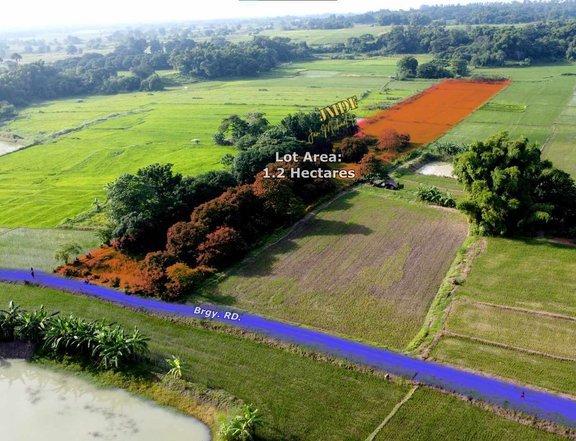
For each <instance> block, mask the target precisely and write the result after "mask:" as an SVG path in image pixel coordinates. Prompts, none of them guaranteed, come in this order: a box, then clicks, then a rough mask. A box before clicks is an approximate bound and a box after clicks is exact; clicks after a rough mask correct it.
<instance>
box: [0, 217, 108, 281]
mask: <svg viewBox="0 0 576 441" xmlns="http://www.w3.org/2000/svg"><path fill="white" fill-rule="evenodd" d="M69 243H77V244H78V245H80V246H81V248H82V250H83V252H87V251H89V250H91V249H94V248H96V247H97V246H98V244H99V240H98V239H97V238H96V235H95V233H94V232H93V231H78V230H56V229H34V228H16V229H11V230H9V229H3V230H0V268H20V269H22V268H30V267H34V268H35V269H38V270H43V271H51V270H53V269H54V268H55V267H56V266H58V265H61V264H62V262H57V261H56V259H54V252H55V251H56V250H57V249H58V248H59V247H60V246H62V245H66V244H69Z"/></svg>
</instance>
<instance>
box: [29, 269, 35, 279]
mask: <svg viewBox="0 0 576 441" xmlns="http://www.w3.org/2000/svg"><path fill="white" fill-rule="evenodd" d="M30 275H31V276H32V278H33V279H34V277H35V276H34V268H32V267H30Z"/></svg>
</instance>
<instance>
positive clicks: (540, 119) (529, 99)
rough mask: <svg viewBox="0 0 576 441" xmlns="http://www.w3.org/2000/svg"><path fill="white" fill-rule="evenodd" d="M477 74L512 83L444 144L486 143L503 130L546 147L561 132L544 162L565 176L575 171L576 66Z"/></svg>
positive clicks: (554, 66)
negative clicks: (573, 74)
mask: <svg viewBox="0 0 576 441" xmlns="http://www.w3.org/2000/svg"><path fill="white" fill-rule="evenodd" d="M474 73H475V74H479V75H498V76H505V77H508V78H510V79H511V80H512V84H511V85H510V86H508V87H507V88H506V89H504V90H503V91H502V92H500V93H499V94H498V95H497V96H496V97H494V98H493V99H492V100H491V101H490V103H488V104H487V105H485V106H484V107H482V108H481V109H479V110H478V111H477V112H475V113H473V114H472V115H470V116H469V117H468V118H466V119H465V120H464V121H463V122H461V123H460V124H458V125H457V126H456V127H454V128H453V129H452V130H451V131H450V132H448V133H447V134H446V135H445V136H444V137H442V138H441V139H440V141H450V142H460V143H461V142H464V143H468V142H471V141H474V140H477V139H486V138H488V137H489V136H491V135H493V134H494V133H496V132H498V131H500V130H507V131H509V132H510V134H511V135H512V136H513V137H518V136H526V137H528V139H530V141H532V142H534V143H537V144H538V145H539V146H541V145H542V144H543V143H544V142H545V141H546V140H547V139H548V138H549V136H550V135H552V133H553V131H554V128H556V133H557V134H556V136H555V137H554V138H552V140H551V142H550V143H549V144H548V145H547V146H546V149H545V150H544V152H545V153H544V157H547V158H548V159H551V160H552V161H553V162H555V164H556V165H557V166H558V167H560V168H564V169H565V170H566V171H568V172H571V173H574V171H575V170H576V149H574V143H573V141H574V139H575V138H576V113H575V112H574V105H575V101H574V98H573V97H574V89H575V87H576V76H568V75H561V74H563V73H576V65H574V64H560V65H548V66H532V67H508V68H498V69H476V70H475V71H474Z"/></svg>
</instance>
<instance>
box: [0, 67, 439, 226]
mask: <svg viewBox="0 0 576 441" xmlns="http://www.w3.org/2000/svg"><path fill="white" fill-rule="evenodd" d="M396 61H397V58H380V59H370V60H322V61H315V62H309V63H293V64H291V65H289V66H287V67H284V68H281V69H278V70H276V71H274V72H272V73H270V74H269V75H267V76H263V77H260V78H258V79H252V80H230V81H212V82H197V83H191V84H188V85H184V86H178V87H173V88H171V89H169V90H167V91H164V92H156V93H133V94H121V95H115V96H92V97H81V98H73V99H67V100H59V101H52V102H46V103H41V104H37V105H35V106H32V107H29V108H26V109H24V110H22V111H21V112H20V113H19V115H18V117H17V119H16V120H15V121H13V122H11V123H9V124H7V125H5V126H4V127H2V128H0V130H4V131H7V130H10V131H12V132H14V133H17V134H19V135H21V136H23V137H25V138H26V139H27V140H35V139H36V140H41V143H40V145H37V146H34V147H31V148H27V149H24V150H21V151H19V152H16V153H12V154H9V155H6V156H2V157H0V206H2V210H1V211H0V226H3V227H17V226H28V227H54V226H56V225H58V224H59V223H60V222H62V221H63V220H64V219H65V218H68V217H70V218H71V217H74V216H75V215H77V214H78V213H81V212H85V211H87V210H88V209H89V208H90V207H91V204H92V202H93V201H94V198H96V197H99V198H100V199H102V198H103V197H104V195H105V192H104V186H105V184H106V183H108V182H110V181H112V180H113V179H115V178H116V177H118V176H119V175H120V174H122V173H131V172H135V171H136V170H137V169H138V168H140V167H143V166H146V165H148V164H151V163H154V162H171V163H173V164H174V165H175V169H176V170H177V171H179V172H183V173H187V174H194V175H195V174H198V173H202V172H205V171H208V170H213V169H220V168H222V165H221V164H220V158H221V157H222V156H223V155H224V154H226V153H235V150H234V149H233V148H230V147H219V146H216V145H214V143H213V141H212V134H213V133H214V132H215V131H216V130H217V128H218V126H219V125H220V122H221V120H222V119H223V118H225V117H227V116H229V115H231V114H245V113H248V112H255V111H257V112H264V113H266V116H267V118H269V120H270V121H271V122H272V123H275V122H277V121H279V120H280V119H281V118H283V117H284V116H286V115H287V114H288V113H293V112H295V111H298V110H311V109H313V108H315V107H324V106H326V105H329V104H332V103H333V102H336V101H337V100H339V99H343V98H347V97H349V96H352V95H358V96H361V95H362V94H363V93H364V92H366V91H370V92H369V93H368V95H367V96H366V97H365V98H364V99H363V100H362V101H361V106H360V108H359V111H358V115H360V116H367V115H371V114H374V113H375V112H376V110H368V107H369V106H373V105H376V104H378V103H381V102H383V101H394V100H398V99H401V98H404V97H406V96H409V95H412V94H414V93H417V92H419V91H420V90H423V89H425V88H427V87H429V86H430V85H431V84H433V82H432V81H413V82H393V83H391V84H390V85H389V87H390V90H388V91H382V90H381V88H382V87H383V86H384V85H385V84H386V83H387V82H388V81H389V78H388V77H389V76H390V75H392V74H393V73H394V71H395V69H396V67H395V64H396ZM134 112H137V113H135V114H130V113H134ZM115 114H116V115H115ZM117 114H119V115H117ZM114 115H115V116H114ZM101 118H107V119H106V120H105V121H103V122H98V123H93V124H90V122H94V121H95V120H98V119H101ZM86 123H88V124H86ZM82 127H84V128H82ZM71 128H81V129H80V130H78V131H74V132H72V133H69V134H67V135H65V136H62V137H54V133H56V132H58V131H61V130H67V129H71ZM194 138H198V139H200V140H201V142H200V144H199V145H194V144H192V143H191V139H194Z"/></svg>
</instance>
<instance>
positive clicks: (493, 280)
mask: <svg viewBox="0 0 576 441" xmlns="http://www.w3.org/2000/svg"><path fill="white" fill-rule="evenodd" d="M459 293H460V294H461V295H465V296H467V297H470V298H471V299H472V300H480V301H484V302H490V303H497V304H502V305H508V306H515V307H521V308H528V309H534V310H542V311H549V312H553V313H558V314H564V315H569V316H572V317H574V316H576V248H573V247H568V246H563V245H555V244H551V243H548V242H545V241H537V240H526V241H522V240H510V239H500V238H489V239H488V248H487V250H486V252H484V253H483V254H482V255H481V256H479V257H478V259H477V260H476V261H475V262H474V266H473V268H472V271H471V272H470V274H469V276H468V278H467V280H466V282H465V283H464V285H463V286H462V287H461V289H460V290H459Z"/></svg>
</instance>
